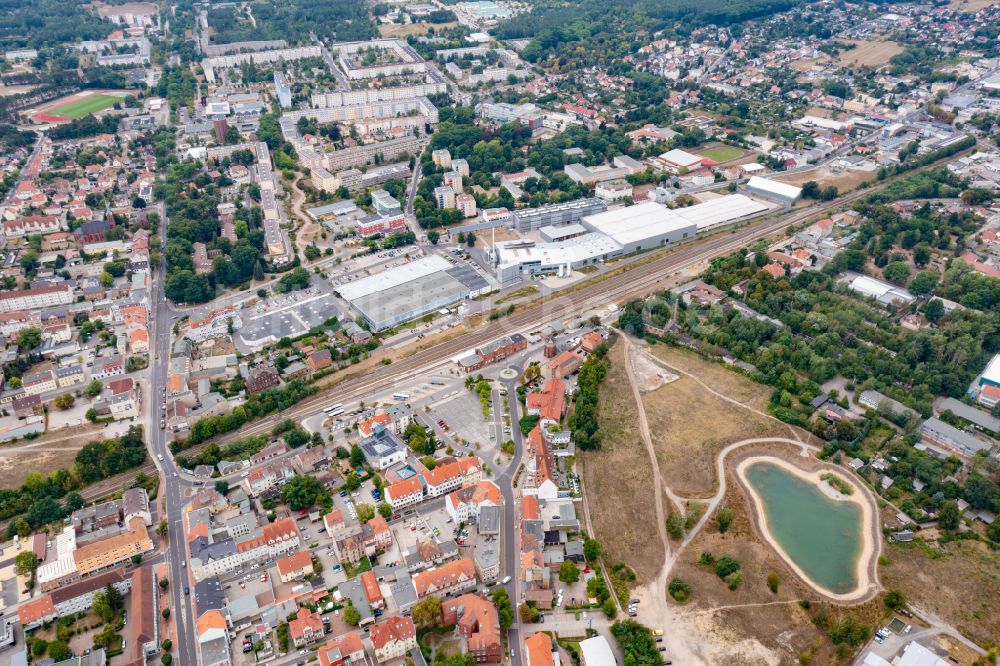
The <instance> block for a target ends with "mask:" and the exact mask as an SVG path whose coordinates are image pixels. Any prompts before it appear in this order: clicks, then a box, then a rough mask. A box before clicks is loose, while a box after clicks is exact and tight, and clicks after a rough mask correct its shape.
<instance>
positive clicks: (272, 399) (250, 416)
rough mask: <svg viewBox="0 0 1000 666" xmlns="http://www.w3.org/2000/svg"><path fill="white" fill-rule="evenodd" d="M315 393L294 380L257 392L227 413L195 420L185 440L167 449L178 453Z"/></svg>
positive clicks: (172, 443)
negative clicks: (281, 385)
mask: <svg viewBox="0 0 1000 666" xmlns="http://www.w3.org/2000/svg"><path fill="white" fill-rule="evenodd" d="M316 392H317V389H316V387H315V386H311V385H310V384H308V383H306V382H304V381H302V380H300V379H294V380H292V381H290V382H289V383H288V384H287V385H285V386H284V387H282V388H277V387H274V388H269V389H265V390H263V391H261V392H260V393H251V394H250V395H249V396H248V397H247V401H246V402H245V403H243V404H242V405H240V406H239V407H236V408H235V409H233V411H231V412H230V413H228V414H219V415H217V416H206V417H203V418H200V419H198V420H197V421H195V422H194V424H193V425H192V426H191V432H190V433H189V434H188V436H187V437H178V438H175V439H174V440H173V441H171V442H170V450H171V451H172V452H173V453H175V454H176V453H180V452H181V451H184V450H185V449H189V448H191V447H192V446H195V445H197V444H200V443H202V442H204V441H205V440H207V439H211V438H212V437H214V436H216V435H221V434H224V433H227V432H232V431H234V430H239V429H240V428H241V427H242V426H243V425H244V424H246V423H249V422H250V421H253V420H254V419H257V418H260V417H262V416H265V415H267V414H274V413H276V412H281V411H284V410H286V409H288V408H289V407H291V406H292V405H294V404H296V403H297V402H299V401H300V400H303V399H305V398H307V397H309V396H311V395H313V394H315V393H316Z"/></svg>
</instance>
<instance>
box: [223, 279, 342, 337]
mask: <svg viewBox="0 0 1000 666" xmlns="http://www.w3.org/2000/svg"><path fill="white" fill-rule="evenodd" d="M341 316H342V311H341V308H340V306H339V305H338V302H337V298H336V296H334V295H333V294H330V293H326V292H325V291H324V290H321V288H319V287H311V288H309V289H306V290H303V291H300V292H293V293H290V294H286V295H284V296H278V297H275V298H271V299H268V300H267V301H262V302H260V303H258V304H257V305H255V306H253V307H252V308H249V309H246V310H244V311H243V312H242V313H241V317H242V319H243V327H242V328H241V329H240V334H239V337H240V339H241V341H242V342H243V343H244V344H245V345H247V346H248V347H251V348H257V347H260V346H262V345H265V344H268V343H272V342H276V341H277V340H280V339H281V338H284V337H295V336H297V335H301V334H303V333H305V332H306V331H308V330H309V329H310V328H312V327H313V326H319V325H320V324H322V323H323V322H325V321H326V320H328V319H330V318H331V317H341Z"/></svg>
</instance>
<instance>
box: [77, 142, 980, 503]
mask: <svg viewBox="0 0 1000 666" xmlns="http://www.w3.org/2000/svg"><path fill="white" fill-rule="evenodd" d="M974 149H975V147H973V148H970V149H968V150H966V151H962V152H960V153H957V154H955V155H951V156H949V157H946V158H942V159H941V160H938V161H937V162H934V163H932V164H928V165H925V166H924V167H921V168H920V169H916V170H914V171H911V172H908V173H906V174H900V175H899V176H895V177H893V178H891V179H888V180H886V181H884V183H883V185H885V184H888V183H889V182H892V181H893V180H896V179H898V178H902V177H905V176H908V175H912V174H913V173H916V172H918V171H924V170H927V169H931V168H933V167H935V166H938V165H939V164H941V163H943V162H946V161H949V160H953V159H957V158H958V157H960V156H961V155H962V154H963V153H967V152H970V151H971V150H974ZM871 191H872V190H869V189H863V190H856V191H854V192H851V193H849V194H847V195H845V196H843V197H839V198H837V199H834V200H833V201H829V202H825V203H818V204H815V205H813V206H810V207H808V208H805V209H803V210H801V211H796V212H794V213H791V214H786V215H781V216H778V217H776V218H767V219H763V220H760V221H757V222H753V223H750V224H747V225H745V226H743V227H740V228H738V229H734V230H733V231H732V232H731V233H729V234H725V233H720V234H717V235H715V236H711V237H709V238H707V239H704V240H695V241H693V242H691V243H689V244H687V245H682V246H680V247H678V248H676V249H674V250H672V251H671V252H669V253H668V254H665V255H664V256H662V257H658V258H656V259H653V260H652V261H649V262H646V263H643V264H640V265H636V266H632V267H628V266H626V267H625V269H624V270H623V271H622V272H621V273H619V274H617V275H614V276H612V277H608V278H604V279H603V280H599V281H596V282H593V283H591V284H587V283H584V285H583V286H582V287H581V288H579V289H577V290H575V291H573V292H569V293H566V294H564V295H560V294H556V295H555V296H554V297H553V298H550V299H548V300H544V301H542V302H539V303H533V304H529V305H527V306H526V307H524V309H521V310H516V311H515V312H514V313H513V314H511V315H510V316H507V317H504V318H503V319H500V320H499V321H497V322H496V324H494V325H490V326H486V327H483V328H480V329H476V330H473V331H469V332H468V333H463V334H462V335H460V336H458V337H456V338H453V339H451V340H447V341H445V342H441V343H438V344H436V345H433V346H431V347H428V348H427V349H424V350H421V351H419V352H417V353H415V354H413V355H412V356H409V357H407V358H404V359H401V360H399V361H395V362H393V363H392V364H390V365H383V366H378V367H376V368H375V369H373V370H371V371H370V372H368V373H366V374H365V375H364V376H363V377H354V378H351V379H348V380H345V381H343V382H340V383H338V384H335V385H333V386H330V387H326V388H324V389H322V390H321V391H320V392H319V393H318V394H316V395H314V396H311V397H309V398H306V399H305V400H303V401H302V402H300V403H298V404H297V405H294V406H293V407H291V408H289V409H286V410H285V411H283V412H280V413H278V414H272V415H270V416H267V417H264V418H262V419H260V420H259V421H256V422H254V423H251V424H248V425H246V426H244V427H243V428H241V429H240V430H238V431H236V432H233V433H228V434H226V435H222V436H220V437H216V438H214V439H212V440H209V441H206V442H202V443H201V444H199V445H197V446H194V447H192V448H190V449H188V450H186V451H185V452H184V453H185V454H186V455H189V456H190V455H195V454H196V453H197V452H198V451H200V450H201V449H202V448H204V447H205V446H208V445H209V444H212V443H215V444H224V443H226V442H229V441H232V440H234V439H238V438H241V437H246V436H248V435H259V434H262V433H267V432H270V431H271V429H272V428H273V427H274V424H275V423H276V422H277V421H279V420H283V419H288V418H291V419H299V418H302V417H305V416H308V415H310V414H313V413H315V412H316V411H317V410H318V409H319V408H321V407H322V406H323V404H324V403H326V402H328V401H329V400H330V394H331V393H333V392H337V398H336V399H337V401H338V402H344V401H348V400H353V399H357V398H361V397H364V395H365V394H370V393H373V392H375V391H379V390H383V389H386V388H389V387H390V386H391V385H392V384H393V383H394V382H397V381H399V380H400V379H402V378H407V377H410V376H413V375H415V374H417V373H418V372H419V371H420V370H425V369H429V368H431V367H433V366H436V365H440V364H441V363H442V362H444V361H447V360H448V359H451V358H453V357H455V356H458V355H459V354H461V353H463V352H465V351H467V350H471V349H474V348H475V347H477V346H479V345H482V344H484V343H487V342H490V341H492V340H495V339H497V338H499V337H501V336H503V335H505V334H507V333H513V332H519V331H524V330H530V329H531V328H533V327H540V326H543V325H544V324H545V323H547V322H549V321H552V320H555V319H560V318H565V317H569V316H574V315H580V314H582V313H584V312H586V311H588V310H590V309H592V308H594V307H596V306H598V305H606V304H608V303H612V302H617V301H622V300H627V299H630V298H635V297H639V296H645V295H647V294H649V293H651V292H652V291H655V290H656V286H657V285H658V284H659V283H660V282H662V281H663V280H664V279H665V278H667V277H669V276H670V275H672V274H674V273H677V272H678V271H682V270H685V269H686V268H689V267H691V266H694V265H696V264H699V263H701V262H704V261H707V260H710V259H714V258H716V257H720V256H723V255H726V254H729V253H731V252H734V251H735V250H738V249H740V248H742V247H746V246H747V245H750V244H752V243H753V242H755V241H757V240H759V239H761V238H767V237H769V236H772V235H774V234H776V233H778V232H780V231H783V230H785V229H787V228H788V227H790V226H792V225H794V224H798V223H800V222H804V221H805V220H808V219H809V218H811V217H814V216H816V215H822V214H823V213H826V212H828V211H831V210H834V209H835V208H839V207H840V206H843V205H845V204H849V203H851V202H853V201H857V200H858V199H860V198H862V197H863V196H865V195H866V194H868V193H869V192H871ZM637 274H638V275H637ZM139 472H145V473H146V474H156V473H157V469H156V466H155V465H154V464H153V463H152V461H150V462H148V463H146V464H144V465H142V466H141V467H138V468H136V469H134V470H130V471H128V472H125V473H123V474H120V475H118V476H117V477H113V478H110V479H106V480H104V481H101V482H100V483H98V484H95V485H93V486H89V487H87V488H84V489H82V490H81V491H80V494H81V495H82V496H83V498H84V499H85V500H87V501H92V500H94V499H97V498H99V497H102V496H103V495H106V494H108V493H111V492H114V491H115V490H117V489H118V488H120V487H121V486H122V484H123V483H127V482H128V481H130V480H131V479H132V478H134V476H135V474H137V473H139Z"/></svg>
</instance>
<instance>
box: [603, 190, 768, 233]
mask: <svg viewBox="0 0 1000 666" xmlns="http://www.w3.org/2000/svg"><path fill="white" fill-rule="evenodd" d="M768 208H769V207H768V206H767V205H766V204H764V203H761V202H760V201H755V200H754V199H751V198H750V197H748V196H745V195H743V194H729V195H726V196H721V197H718V198H715V199H712V200H711V201H707V202H705V203H701V204H696V205H694V206H689V207H687V208H676V209H674V210H671V209H669V208H667V207H666V206H664V205H663V204H658V203H656V202H655V201H646V202H643V203H640V204H636V205H634V206H628V207H626V208H615V209H613V210H609V211H607V212H604V213H595V214H594V215H587V216H585V217H584V218H583V219H584V220H585V221H586V223H587V225H588V226H590V228H592V229H593V230H594V231H600V232H601V233H604V234H607V235H608V236H610V237H611V238H613V239H614V240H616V241H617V242H619V243H621V244H622V245H623V246H627V245H628V244H629V243H635V242H639V241H642V240H645V239H647V238H655V237H657V236H660V235H663V234H667V233H670V232H672V231H676V230H678V229H684V228H685V227H690V226H691V225H692V224H693V225H695V226H696V227H697V229H698V230H701V229H707V228H709V227H714V226H715V225H718V224H725V223H726V222H732V221H733V220H738V219H739V218H741V217H746V216H747V215H753V214H754V213H759V212H761V211H765V210H767V209H768Z"/></svg>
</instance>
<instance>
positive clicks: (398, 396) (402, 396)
mask: <svg viewBox="0 0 1000 666" xmlns="http://www.w3.org/2000/svg"><path fill="white" fill-rule="evenodd" d="M392 399H393V400H409V399H410V394H409V393H393V394H392Z"/></svg>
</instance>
